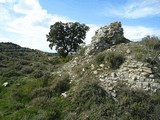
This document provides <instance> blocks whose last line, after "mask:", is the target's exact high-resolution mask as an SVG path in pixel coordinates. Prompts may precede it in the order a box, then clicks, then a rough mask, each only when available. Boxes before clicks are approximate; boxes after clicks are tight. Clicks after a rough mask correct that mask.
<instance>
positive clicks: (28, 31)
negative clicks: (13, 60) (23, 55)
mask: <svg viewBox="0 0 160 120" xmlns="http://www.w3.org/2000/svg"><path fill="white" fill-rule="evenodd" d="M2 2H9V3H8V4H7V5H8V6H11V7H10V8H8V6H6V5H5V6H4V5H2V6H1V7H0V10H2V11H1V12H0V15H1V16H4V17H2V19H1V20H0V25H3V28H0V29H2V30H3V33H0V42H3V41H4V38H5V41H6V40H9V42H14V43H17V44H19V45H21V46H24V47H30V48H34V49H40V50H44V51H50V49H49V47H48V44H49V43H47V41H46V34H47V33H48V32H49V27H50V25H51V24H54V23H55V22H56V21H62V22H67V21H72V20H69V19H68V18H67V17H63V16H58V15H52V14H49V13H48V12H47V11H46V10H44V9H42V7H41V6H40V4H39V1H38V0H14V1H9V0H8V1H7V0H5V1H4V0H3V1H0V3H2ZM4 33H5V34H4ZM2 34H3V35H2ZM9 34H16V35H17V36H14V37H13V38H12V39H10V37H9V36H8V35H9Z"/></svg>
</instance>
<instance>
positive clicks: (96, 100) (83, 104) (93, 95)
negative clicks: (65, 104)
mask: <svg viewBox="0 0 160 120" xmlns="http://www.w3.org/2000/svg"><path fill="white" fill-rule="evenodd" d="M106 95H107V93H106V91H105V90H104V89H103V88H101V87H100V86H99V85H98V83H97V82H91V83H88V84H87V85H85V86H83V88H81V90H80V91H77V93H76V96H75V102H76V104H77V107H79V109H83V110H85V109H89V108H90V107H91V106H92V105H95V104H97V105H100V104H102V103H104V102H105V100H106Z"/></svg>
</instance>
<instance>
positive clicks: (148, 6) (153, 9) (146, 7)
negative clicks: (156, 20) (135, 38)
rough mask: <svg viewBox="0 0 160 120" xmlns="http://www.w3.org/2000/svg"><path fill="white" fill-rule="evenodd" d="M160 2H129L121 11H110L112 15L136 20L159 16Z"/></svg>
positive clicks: (144, 0) (156, 0) (142, 0)
mask: <svg viewBox="0 0 160 120" xmlns="http://www.w3.org/2000/svg"><path fill="white" fill-rule="evenodd" d="M159 6H160V0H131V1H130V2H128V3H127V4H126V5H124V6H123V7H122V9H118V10H117V8H116V9H112V10H111V11H112V13H114V14H115V15H118V16H120V17H124V18H131V19H137V18H142V17H147V16H153V15H160V7H159Z"/></svg>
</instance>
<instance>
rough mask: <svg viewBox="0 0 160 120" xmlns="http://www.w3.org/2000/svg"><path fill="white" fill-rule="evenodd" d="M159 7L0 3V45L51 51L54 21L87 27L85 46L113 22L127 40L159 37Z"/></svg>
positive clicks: (27, 0)
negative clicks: (122, 30)
mask: <svg viewBox="0 0 160 120" xmlns="http://www.w3.org/2000/svg"><path fill="white" fill-rule="evenodd" d="M159 6H160V0H0V16H1V18H0V26H1V27H0V42H13V43H17V44H19V45H21V46H23V47H30V48H33V49H40V50H43V51H48V52H51V50H50V49H49V47H48V44H49V43H47V41H46V34H47V33H48V32H49V27H50V25H51V24H54V23H55V22H57V21H62V22H69V21H72V22H75V21H78V22H80V23H85V24H87V25H88V26H90V31H89V32H88V33H87V36H86V40H85V42H86V43H87V44H90V42H91V37H92V36H93V35H94V33H95V31H96V30H97V29H98V28H100V27H102V26H104V25H108V24H110V23H111V22H115V21H121V22H122V27H123V28H124V35H125V37H126V38H129V39H130V40H133V41H135V40H140V39H141V38H142V37H144V36H146V35H148V34H149V35H156V36H160V22H159V21H160V7H159Z"/></svg>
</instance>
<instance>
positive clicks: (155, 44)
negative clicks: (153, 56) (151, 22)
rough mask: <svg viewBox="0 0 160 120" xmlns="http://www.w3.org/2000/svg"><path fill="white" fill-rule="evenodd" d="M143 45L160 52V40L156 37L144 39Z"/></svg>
mask: <svg viewBox="0 0 160 120" xmlns="http://www.w3.org/2000/svg"><path fill="white" fill-rule="evenodd" d="M141 43H142V44H144V45H145V46H147V47H149V48H150V49H155V50H160V39H159V38H158V37H156V36H149V35H148V36H146V37H144V38H142V42H141Z"/></svg>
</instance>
